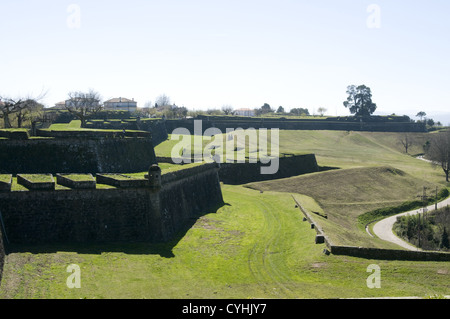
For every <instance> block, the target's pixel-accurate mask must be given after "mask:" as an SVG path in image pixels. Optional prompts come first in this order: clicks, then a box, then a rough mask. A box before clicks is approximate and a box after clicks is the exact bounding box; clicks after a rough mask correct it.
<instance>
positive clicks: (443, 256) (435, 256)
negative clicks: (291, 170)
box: [292, 196, 450, 261]
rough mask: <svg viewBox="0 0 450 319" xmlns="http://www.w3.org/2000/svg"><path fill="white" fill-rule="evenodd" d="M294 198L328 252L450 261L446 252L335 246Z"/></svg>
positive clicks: (367, 256) (360, 256)
mask: <svg viewBox="0 0 450 319" xmlns="http://www.w3.org/2000/svg"><path fill="white" fill-rule="evenodd" d="M292 197H293V199H294V201H295V203H296V204H297V205H298V207H299V208H300V210H301V211H302V213H303V215H304V216H305V218H304V221H308V222H309V223H310V224H311V228H313V229H315V230H316V234H317V235H316V239H315V242H316V244H325V245H326V247H327V248H328V250H327V252H329V253H332V254H334V255H346V256H353V257H358V258H366V259H380V260H411V261H450V253H446V252H438V251H411V250H401V249H383V248H370V247H356V246H340V245H335V244H333V243H332V241H331V240H330V238H329V237H327V236H326V234H325V233H324V231H323V229H322V228H321V227H320V226H319V225H318V224H317V223H316V222H315V221H314V218H313V217H312V216H311V215H310V214H309V213H308V212H307V211H306V210H305V209H304V208H303V207H302V205H301V203H299V202H298V201H297V200H296V199H295V197H294V196H292Z"/></svg>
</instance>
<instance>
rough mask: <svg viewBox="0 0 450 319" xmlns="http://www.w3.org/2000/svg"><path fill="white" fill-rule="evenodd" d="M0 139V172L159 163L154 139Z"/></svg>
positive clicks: (123, 168)
mask: <svg viewBox="0 0 450 319" xmlns="http://www.w3.org/2000/svg"><path fill="white" fill-rule="evenodd" d="M96 136H97V137H96V138H92V137H90V138H82V137H78V138H75V137H67V138H33V139H26V140H15V139H3V140H0V173H7V174H20V173H22V174H26V173H53V174H56V173H87V172H89V173H102V172H108V173H116V172H130V173H131V172H140V171H145V170H147V169H148V165H149V164H152V163H156V156H155V151H154V148H153V142H152V139H151V138H146V137H144V138H141V137H136V138H112V137H111V138H107V137H103V136H102V137H98V135H96Z"/></svg>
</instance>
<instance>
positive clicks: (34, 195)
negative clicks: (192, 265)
mask: <svg viewBox="0 0 450 319" xmlns="http://www.w3.org/2000/svg"><path fill="white" fill-rule="evenodd" d="M137 181H138V182H139V183H137V185H140V187H124V188H121V187H118V188H111V189H100V188H96V189H89V188H87V189H62V190H46V191H43V190H35V191H31V190H30V191H10V192H0V211H1V213H2V216H3V221H4V225H5V233H6V234H7V236H8V239H9V242H10V243H20V244H30V243H33V244H34V243H65V242H68V243H95V242H130V241H147V242H164V241H167V240H170V239H171V238H172V237H173V235H174V234H175V233H176V232H177V231H179V230H180V229H181V228H182V227H183V225H185V224H186V222H187V221H188V220H189V219H191V218H195V217H196V216H197V215H198V214H201V213H206V212H207V211H208V210H213V209H215V208H217V207H218V206H220V205H221V204H222V203H223V198H222V192H221V189H220V183H219V179H218V168H217V166H216V165H215V164H206V165H202V166H201V167H195V168H193V169H185V170H182V171H180V173H179V174H176V173H174V174H168V175H167V176H166V175H162V177H161V184H160V186H158V187H155V186H154V185H153V184H152V183H151V182H150V180H149V183H148V184H147V185H144V186H143V185H142V180H137Z"/></svg>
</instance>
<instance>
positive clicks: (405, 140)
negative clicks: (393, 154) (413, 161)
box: [399, 133, 414, 154]
mask: <svg viewBox="0 0 450 319" xmlns="http://www.w3.org/2000/svg"><path fill="white" fill-rule="evenodd" d="M399 142H400V144H402V145H403V147H404V148H405V153H406V154H408V149H409V148H410V147H411V146H412V145H413V144H414V139H413V137H412V136H411V135H410V134H408V133H405V134H404V135H403V136H400V137H399Z"/></svg>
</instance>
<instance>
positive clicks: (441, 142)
mask: <svg viewBox="0 0 450 319" xmlns="http://www.w3.org/2000/svg"><path fill="white" fill-rule="evenodd" d="M427 155H428V158H429V159H430V160H431V161H432V163H433V164H434V165H438V166H440V167H441V168H442V170H443V171H444V173H445V178H446V181H447V182H448V181H449V178H448V175H449V172H450V130H447V131H444V132H439V133H436V134H433V137H432V139H431V142H430V148H429V150H428V152H427Z"/></svg>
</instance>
